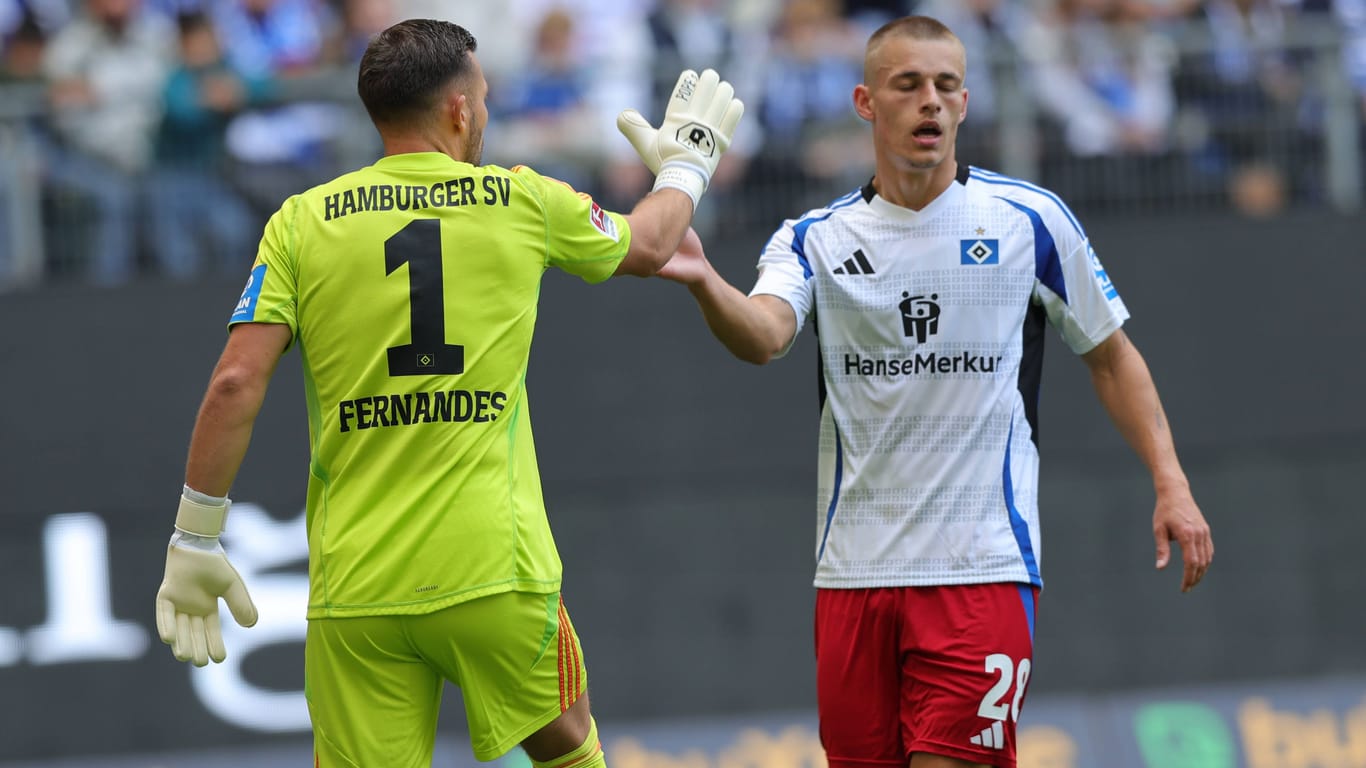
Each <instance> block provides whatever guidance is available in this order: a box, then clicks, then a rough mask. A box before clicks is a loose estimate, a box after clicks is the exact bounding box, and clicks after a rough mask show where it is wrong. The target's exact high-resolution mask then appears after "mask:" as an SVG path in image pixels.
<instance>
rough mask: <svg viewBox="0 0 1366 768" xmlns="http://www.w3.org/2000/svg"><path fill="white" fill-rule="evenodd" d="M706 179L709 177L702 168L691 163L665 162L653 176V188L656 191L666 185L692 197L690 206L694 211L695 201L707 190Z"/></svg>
mask: <svg viewBox="0 0 1366 768" xmlns="http://www.w3.org/2000/svg"><path fill="white" fill-rule="evenodd" d="M708 181H710V179H709V178H708V177H707V175H706V174H705V173H703V171H702V169H700V168H698V167H697V166H695V165H692V164H691V163H665V164H664V165H663V166H662V167H660V169H659V174H658V175H657V176H655V186H654V189H655V191H656V192H658V191H659V190H661V189H664V188H666V187H667V188H669V189H677V190H679V191H681V192H683V193H684V194H686V195H687V196H688V197H689V198H691V199H692V208H693V210H694V211H696V210H697V202H698V201H699V200H701V199H702V193H703V192H705V191H707V182H708Z"/></svg>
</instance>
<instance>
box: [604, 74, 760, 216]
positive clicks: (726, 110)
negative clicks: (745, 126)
mask: <svg viewBox="0 0 1366 768" xmlns="http://www.w3.org/2000/svg"><path fill="white" fill-rule="evenodd" d="M744 113H745V104H744V102H742V101H740V100H739V99H737V98H735V89H734V88H733V87H731V84H730V83H727V82H725V81H724V80H722V79H721V76H720V75H718V74H716V72H715V70H711V69H708V70H704V71H703V72H702V74H701V75H698V74H697V73H696V72H694V71H692V70H691V69H688V70H684V71H683V74H681V75H679V76H678V83H677V84H676V85H675V86H674V90H673V95H672V96H671V97H670V98H669V105H668V107H667V108H666V109H665V110H664V120H663V122H662V123H660V125H659V128H658V129H655V128H654V127H653V126H651V125H650V123H649V121H648V120H646V119H645V118H644V117H642V116H641V114H640V113H639V112H637V111H635V110H634V109H628V110H626V111H624V112H622V113H621V114H620V115H617V129H618V130H620V131H621V132H622V133H623V134H624V135H625V136H626V139H627V140H628V141H630V142H631V146H633V147H635V150H636V154H638V155H640V159H641V160H644V161H645V165H646V166H647V167H648V168H649V169H650V170H651V171H654V173H655V186H654V188H655V189H656V190H658V189H661V188H663V187H672V188H673V189H679V190H682V191H683V192H686V193H687V195H688V197H690V198H692V205H693V209H694V210H696V209H697V201H698V200H699V199H701V197H702V193H703V192H705V191H707V186H708V185H709V184H710V183H711V176H712V174H713V173H715V172H716V164H717V163H719V162H720V161H721V155H722V154H723V153H724V152H725V151H726V149H727V148H728V147H730V139H731V137H732V136H733V135H735V126H736V125H738V124H739V123H740V116H741V115H743V114H744Z"/></svg>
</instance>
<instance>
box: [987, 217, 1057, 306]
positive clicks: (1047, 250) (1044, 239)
mask: <svg viewBox="0 0 1366 768" xmlns="http://www.w3.org/2000/svg"><path fill="white" fill-rule="evenodd" d="M996 199H997V200H1004V201H1005V202H1007V203H1009V204H1010V205H1012V206H1014V207H1015V208H1016V209H1017V210H1019V211H1020V212H1021V213H1023V214H1024V215H1026V216H1028V217H1029V223H1030V224H1032V225H1034V277H1036V278H1038V280H1039V282H1041V283H1043V284H1044V285H1046V286H1048V289H1049V290H1050V291H1052V292H1053V293H1056V294H1057V295H1058V298H1060V299H1062V301H1063V303H1064V304H1066V303H1067V281H1066V280H1064V279H1063V276H1062V259H1061V257H1060V256H1059V255H1058V244H1057V243H1055V242H1053V234H1052V233H1051V232H1049V231H1048V226H1047V225H1046V224H1044V223H1043V217H1042V216H1040V215H1039V212H1038V211H1036V210H1034V209H1033V208H1030V207H1029V206H1027V205H1024V204H1022V203H1017V202H1015V201H1014V200H1010V199H1008V198H1004V197H998V198H996Z"/></svg>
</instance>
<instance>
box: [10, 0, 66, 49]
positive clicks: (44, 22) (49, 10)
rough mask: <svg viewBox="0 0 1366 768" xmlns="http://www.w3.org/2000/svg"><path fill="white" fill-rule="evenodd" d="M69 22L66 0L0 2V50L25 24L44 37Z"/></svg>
mask: <svg viewBox="0 0 1366 768" xmlns="http://www.w3.org/2000/svg"><path fill="white" fill-rule="evenodd" d="M70 20H71V6H70V4H69V3H68V2H67V0H0V49H3V48H4V46H5V43H7V42H8V41H9V39H10V37H11V36H12V35H14V34H15V32H17V31H18V30H19V29H20V28H21V27H23V26H24V25H26V24H33V25H35V26H37V28H38V29H39V30H41V31H42V33H43V36H44V37H50V36H51V35H52V34H53V33H54V32H56V31H57V30H58V29H60V28H61V27H62V25H64V24H66V23H67V22H68V21H70Z"/></svg>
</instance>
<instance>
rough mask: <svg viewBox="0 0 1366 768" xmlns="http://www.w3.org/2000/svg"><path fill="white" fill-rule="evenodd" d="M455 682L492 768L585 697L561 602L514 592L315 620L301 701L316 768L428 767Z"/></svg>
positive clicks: (477, 749)
mask: <svg viewBox="0 0 1366 768" xmlns="http://www.w3.org/2000/svg"><path fill="white" fill-rule="evenodd" d="M446 680H450V681H451V682H452V683H454V684H455V685H457V686H459V687H460V692H461V694H462V696H463V697H464V699H465V717H466V719H467V720H468V722H469V730H470V744H471V747H472V748H473V750H474V756H475V757H476V758H478V759H479V760H484V761H487V760H494V759H496V758H498V757H500V756H501V755H503V754H504V753H506V752H508V751H509V750H511V749H512V748H513V747H515V746H517V745H518V744H520V743H521V742H522V741H523V740H524V739H526V738H527V737H528V736H530V735H531V734H533V733H535V732H536V731H538V730H540V729H541V728H542V727H544V726H545V725H546V724H548V723H549V722H550V721H552V720H554V719H555V718H556V717H559V715H560V713H562V712H564V711H565V710H566V709H569V706H570V705H571V704H573V703H574V702H575V701H577V700H578V698H579V696H581V695H582V694H583V692H584V691H585V690H586V689H587V687H588V675H587V673H586V672H585V670H584V665H583V652H582V650H581V648H580V646H579V638H578V635H576V634H575V633H574V625H573V624H571V623H570V621H569V613H568V612H567V611H565V608H564V603H563V601H562V600H561V599H560V595H559V593H554V594H550V595H538V594H533V593H528V592H505V593H503V594H499V595H492V596H489V597H481V598H478V599H476V600H471V601H469V602H467V603H460V604H457V605H453V606H451V607H450V608H446V609H443V610H440V611H436V612H434V613H427V614H419V615H412V616H365V617H359V618H349V619H310V620H309V622H308V636H307V642H306V645H305V648H304V695H305V697H306V698H307V699H308V711H309V716H310V717H311V718H312V720H313V749H314V754H315V755H316V758H317V765H318V766H319V768H332V767H333V766H363V768H371V767H372V766H385V767H386V768H391V767H392V768H407V766H412V767H413V768H417V767H418V766H421V767H422V768H428V766H430V765H431V761H432V748H433V744H434V742H435V739H436V718H437V713H438V710H439V709H440V706H441V691H442V687H443V684H444V683H445V681H446Z"/></svg>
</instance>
